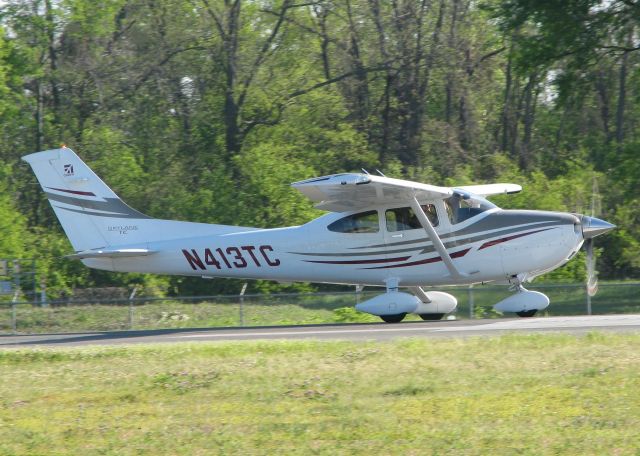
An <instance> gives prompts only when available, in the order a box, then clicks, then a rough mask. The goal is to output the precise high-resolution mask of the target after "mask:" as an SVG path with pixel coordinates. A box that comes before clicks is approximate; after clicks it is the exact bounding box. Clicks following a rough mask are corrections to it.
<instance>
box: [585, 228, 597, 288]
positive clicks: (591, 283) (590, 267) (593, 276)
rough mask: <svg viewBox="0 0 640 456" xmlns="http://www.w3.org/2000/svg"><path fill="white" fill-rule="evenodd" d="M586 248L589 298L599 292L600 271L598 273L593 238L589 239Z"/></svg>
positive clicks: (586, 241)
mask: <svg viewBox="0 0 640 456" xmlns="http://www.w3.org/2000/svg"><path fill="white" fill-rule="evenodd" d="M584 246H585V250H586V251H587V293H589V296H595V294H596V293H597V292H598V271H596V258H595V256H594V254H593V238H587V239H586V240H585V241H584Z"/></svg>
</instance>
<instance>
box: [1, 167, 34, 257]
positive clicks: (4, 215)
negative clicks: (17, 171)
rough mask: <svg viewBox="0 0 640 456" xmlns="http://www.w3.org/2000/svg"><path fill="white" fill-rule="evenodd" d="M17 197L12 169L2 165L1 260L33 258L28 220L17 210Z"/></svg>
mask: <svg viewBox="0 0 640 456" xmlns="http://www.w3.org/2000/svg"><path fill="white" fill-rule="evenodd" d="M15 195H16V190H15V188H14V186H13V183H12V179H11V167H10V166H8V165H0V233H2V235H0V258H28V257H30V256H31V251H30V242H29V241H30V239H29V238H30V236H29V235H28V231H27V220H26V217H24V215H22V214H21V213H20V212H19V211H18V210H17V208H16V201H15V199H14V197H15ZM25 235H26V236H25Z"/></svg>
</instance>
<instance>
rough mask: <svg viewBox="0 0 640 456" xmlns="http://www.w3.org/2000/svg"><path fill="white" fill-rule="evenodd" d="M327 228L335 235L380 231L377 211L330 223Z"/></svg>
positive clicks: (350, 216)
mask: <svg viewBox="0 0 640 456" xmlns="http://www.w3.org/2000/svg"><path fill="white" fill-rule="evenodd" d="M327 228H328V229H329V231H335V232H336V233H377V232H378V231H380V223H379V222H378V211H367V212H360V213H359V214H353V215H348V216H346V217H343V218H341V219H338V220H336V221H335V222H333V223H331V224H330V225H329V226H327Z"/></svg>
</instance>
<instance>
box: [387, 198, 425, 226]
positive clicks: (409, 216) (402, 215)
mask: <svg viewBox="0 0 640 456" xmlns="http://www.w3.org/2000/svg"><path fill="white" fill-rule="evenodd" d="M422 210H423V211H424V213H425V215H426V216H427V218H428V219H429V221H430V222H431V224H432V225H433V226H438V215H437V213H436V207H435V206H434V205H433V204H424V205H422ZM385 218H386V220H387V231H405V230H415V229H417V228H422V225H421V224H420V220H418V217H417V216H416V214H414V212H413V209H411V208H410V207H398V208H395V209H389V210H387V211H386V212H385Z"/></svg>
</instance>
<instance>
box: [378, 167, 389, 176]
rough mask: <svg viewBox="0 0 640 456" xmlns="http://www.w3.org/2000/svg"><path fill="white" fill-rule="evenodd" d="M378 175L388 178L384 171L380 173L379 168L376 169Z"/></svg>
mask: <svg viewBox="0 0 640 456" xmlns="http://www.w3.org/2000/svg"><path fill="white" fill-rule="evenodd" d="M376 173H378V174H380V175H381V176H382V177H387V176H385V175H384V173H383V172H382V171H380V170H379V169H378V168H376Z"/></svg>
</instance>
